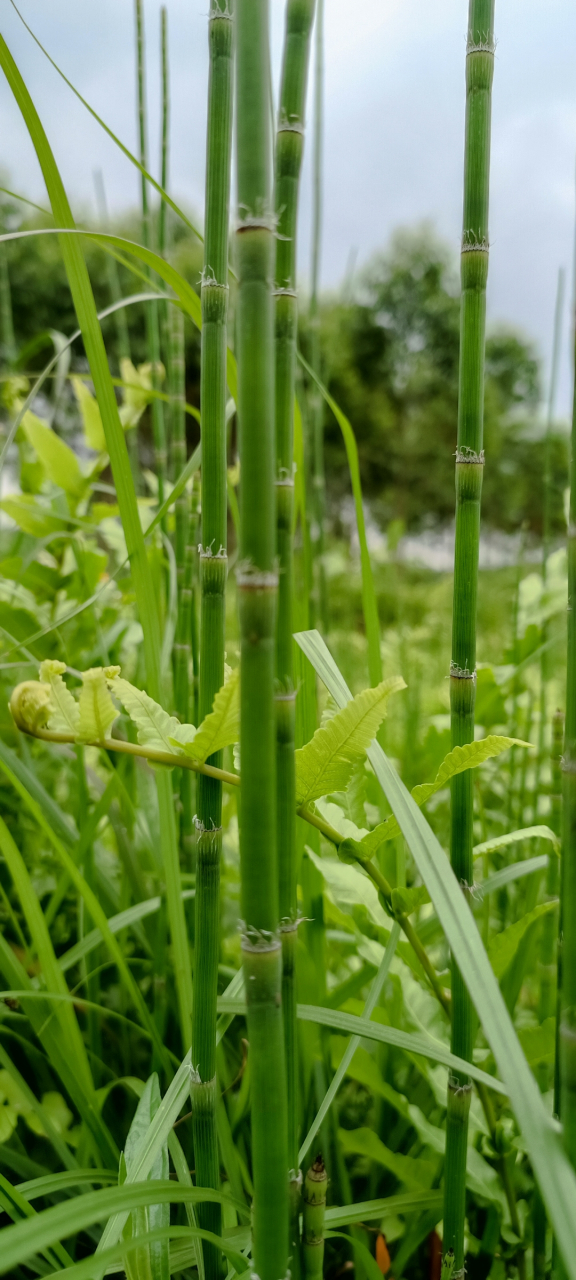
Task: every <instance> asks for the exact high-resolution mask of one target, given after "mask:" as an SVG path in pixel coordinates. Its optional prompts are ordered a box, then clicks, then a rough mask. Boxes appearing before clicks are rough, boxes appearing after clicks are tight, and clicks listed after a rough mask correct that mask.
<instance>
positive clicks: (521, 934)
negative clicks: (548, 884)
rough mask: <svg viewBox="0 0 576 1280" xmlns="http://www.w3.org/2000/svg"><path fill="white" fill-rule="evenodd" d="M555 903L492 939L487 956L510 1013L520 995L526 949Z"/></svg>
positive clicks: (531, 914)
mask: <svg viewBox="0 0 576 1280" xmlns="http://www.w3.org/2000/svg"><path fill="white" fill-rule="evenodd" d="M557 905H558V904H557V902H556V901H552V902H542V903H540V905H539V906H537V907H534V909H533V910H532V911H528V912H527V913H526V915H524V916H522V919H521V920H517V921H516V922H515V923H514V924H511V925H509V926H508V928H507V929H504V930H503V931H502V933H497V934H496V935H495V937H493V938H492V940H491V942H490V946H489V948H488V955H489V956H490V959H491V961H492V968H493V970H494V973H495V974H496V977H497V978H498V981H499V983H500V987H501V990H502V995H503V996H504V999H505V1001H506V1005H507V1007H508V1009H509V1011H510V1013H511V1014H512V1013H513V1012H514V1008H515V1006H516V1001H517V999H518V996H519V994H520V989H521V986H522V982H523V980H524V974H525V972H526V966H527V963H528V960H529V957H530V950H531V947H532V945H533V943H534V941H535V938H536V936H537V933H538V927H539V924H540V920H541V917H542V916H544V915H548V913H549V912H550V911H554V910H555V909H556V908H557Z"/></svg>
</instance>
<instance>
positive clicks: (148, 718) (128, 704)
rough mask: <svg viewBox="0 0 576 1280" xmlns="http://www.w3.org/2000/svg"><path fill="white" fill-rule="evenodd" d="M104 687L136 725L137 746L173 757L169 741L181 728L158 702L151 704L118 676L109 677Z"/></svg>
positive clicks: (145, 695)
mask: <svg viewBox="0 0 576 1280" xmlns="http://www.w3.org/2000/svg"><path fill="white" fill-rule="evenodd" d="M108 683H109V685H110V688H111V690H112V692H113V694H114V696H115V697H116V698H118V700H119V701H120V702H121V703H122V705H123V707H125V709H126V711H127V712H128V715H129V716H130V719H131V720H132V721H133V722H134V724H135V725H136V730H137V734H138V742H139V743H140V746H142V747H153V748H154V750H156V751H168V752H170V753H171V754H172V755H174V756H175V755H177V754H178V753H177V750H176V749H175V748H174V746H173V739H174V738H175V735H176V733H177V731H178V730H179V729H182V728H183V727H184V726H181V725H180V721H179V720H177V719H176V717H175V716H170V715H168V712H167V711H164V708H163V707H161V706H160V705H159V703H158V702H154V699H153V698H151V697H150V695H149V694H147V693H146V692H145V691H144V689H137V688H136V686H135V685H133V684H130V683H129V681H128V680H124V679H123V678H122V676H118V675H115V676H112V677H110V678H109V681H108ZM186 727H187V728H189V729H190V730H192V729H193V728H194V726H193V725H190V726H186ZM194 732H195V730H194ZM180 749H181V748H180Z"/></svg>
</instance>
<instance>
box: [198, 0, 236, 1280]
mask: <svg viewBox="0 0 576 1280" xmlns="http://www.w3.org/2000/svg"><path fill="white" fill-rule="evenodd" d="M208 42H209V50H210V75H209V84H208V134H207V155H206V228H205V240H204V271H203V276H202V360H201V375H200V377H201V387H200V397H201V406H202V537H201V544H202V545H201V550H200V590H201V623H200V687H199V717H200V719H201V720H202V719H203V718H204V716H206V715H208V714H209V712H210V711H211V710H212V704H213V701H214V697H215V695H216V694H217V692H218V690H219V689H220V688H221V686H222V684H223V683H224V631H225V613H226V576H227V567H228V558H227V552H226V547H227V492H226V346H227V315H228V228H229V219H230V166H231V148H232V86H233V26H232V19H231V16H230V12H229V10H228V7H227V6H226V7H225V8H224V5H222V7H221V5H220V0H211V4H210V16H209V21H208ZM209 763H210V764H212V765H215V766H221V765H222V752H218V753H217V754H216V755H214V756H210V758H209ZM197 809H198V817H197V820H196V822H197V830H198V839H197V845H196V900H195V956H196V967H195V996H194V1012H193V1022H192V1044H193V1060H194V1066H195V1068H196V1073H197V1075H196V1078H195V1082H194V1083H193V1085H192V1108H193V1127H194V1153H195V1161H196V1180H197V1183H198V1185H199V1186H208V1187H214V1188H215V1189H217V1188H218V1186H219V1182H220V1168H219V1154H218V1133H217V1123H216V1089H217V1084H216V1000H217V995H218V959H219V938H220V857H221V851H222V784H221V783H220V782H219V781H217V780H216V779H215V778H209V777H206V776H205V775H204V776H202V775H201V776H200V777H199V778H198V789H197ZM200 1223H201V1225H202V1226H203V1227H205V1228H206V1229H207V1230H210V1231H213V1232H214V1233H215V1234H217V1235H219V1234H220V1208H219V1206H217V1205H215V1204H211V1205H204V1206H202V1209H201V1216H200ZM204 1263H205V1269H206V1276H207V1277H208V1280H210V1278H211V1277H215V1276H217V1275H218V1273H219V1270H220V1257H219V1254H218V1251H217V1250H216V1249H215V1248H214V1247H213V1246H210V1245H204Z"/></svg>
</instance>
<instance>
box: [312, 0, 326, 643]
mask: <svg viewBox="0 0 576 1280" xmlns="http://www.w3.org/2000/svg"><path fill="white" fill-rule="evenodd" d="M323 106H324V0H317V5H316V30H315V39H314V125H313V155H312V174H313V186H312V270H311V281H310V364H311V366H312V368H313V370H314V372H315V373H316V374H318V376H320V317H319V315H318V292H319V284H320V249H321V243H322V156H323V131H324V119H323V115H324V113H323ZM309 404H310V419H311V421H310V429H311V430H310V434H311V437H312V439H311V449H310V453H311V457H312V486H313V492H312V503H311V506H312V515H313V518H314V537H313V548H314V560H315V581H314V586H315V593H314V595H315V604H316V614H317V618H318V620H319V621H320V623H321V625H322V628H323V630H324V631H325V632H326V631H327V629H328V599H327V590H326V573H325V569H324V531H325V523H326V480H325V476H324V406H323V403H322V397H321V395H320V393H319V391H318V388H317V386H316V385H315V384H313V385H312V387H311V390H310V399H309Z"/></svg>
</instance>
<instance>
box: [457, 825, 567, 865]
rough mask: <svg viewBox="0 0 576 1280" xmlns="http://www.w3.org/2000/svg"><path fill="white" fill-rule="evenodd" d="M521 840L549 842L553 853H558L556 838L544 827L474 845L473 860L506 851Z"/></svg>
mask: <svg viewBox="0 0 576 1280" xmlns="http://www.w3.org/2000/svg"><path fill="white" fill-rule="evenodd" d="M522 840H549V841H550V843H551V844H553V845H554V851H555V852H556V853H560V841H559V839H558V836H557V835H556V834H555V832H554V831H552V830H551V829H550V827H544V826H539V827H521V828H520V829H519V830H518V831H508V832H507V834H506V835H505V836H495V837H494V839H492V840H484V842H483V843H482V844H477V845H475V846H474V849H473V850H472V852H473V855H474V857H475V858H480V857H481V855H482V854H483V853H496V852H497V851H498V849H506V848H507V847H508V845H511V844H520V843H521V841H522Z"/></svg>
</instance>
